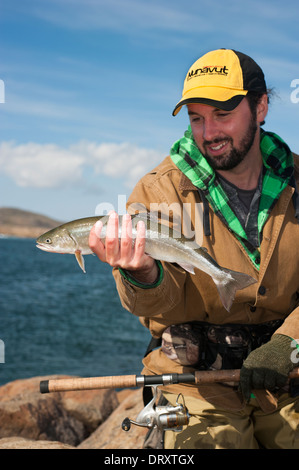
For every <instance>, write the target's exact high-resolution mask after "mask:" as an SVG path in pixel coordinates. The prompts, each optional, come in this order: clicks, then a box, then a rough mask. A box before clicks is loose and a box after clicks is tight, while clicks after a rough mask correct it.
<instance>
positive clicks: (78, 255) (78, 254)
mask: <svg viewBox="0 0 299 470" xmlns="http://www.w3.org/2000/svg"><path fill="white" fill-rule="evenodd" d="M75 256H76V260H77V261H78V264H79V266H80V268H81V269H82V271H83V272H84V273H86V271H85V263H84V258H83V256H82V253H81V251H80V250H76V251H75Z"/></svg>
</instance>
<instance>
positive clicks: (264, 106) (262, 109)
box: [256, 93, 268, 123]
mask: <svg viewBox="0 0 299 470" xmlns="http://www.w3.org/2000/svg"><path fill="white" fill-rule="evenodd" d="M267 114H268V95H267V94H266V93H265V94H264V95H263V96H262V97H261V99H260V101H259V103H258V105H257V108H256V119H257V122H258V123H261V122H263V121H264V120H265V118H266V116H267Z"/></svg>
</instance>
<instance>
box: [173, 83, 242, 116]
mask: <svg viewBox="0 0 299 470" xmlns="http://www.w3.org/2000/svg"><path fill="white" fill-rule="evenodd" d="M200 94H202V95H203V96H200ZM246 95H247V91H246V90H230V89H219V88H216V87H213V88H203V89H201V93H200V92H199V90H198V89H197V90H196V89H194V90H190V91H189V92H188V93H186V94H185V95H184V97H183V99H182V100H181V101H179V102H178V104H177V105H176V107H175V108H174V110H173V112H172V115H173V116H176V115H177V114H178V112H179V111H180V110H181V108H182V106H184V105H186V104H192V103H200V104H206V105H209V106H213V107H215V108H219V109H222V110H224V111H232V110H233V109H235V108H236V107H237V106H238V105H239V104H240V103H241V101H242V99H243V98H244V96H246Z"/></svg>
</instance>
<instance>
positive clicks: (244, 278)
mask: <svg viewBox="0 0 299 470" xmlns="http://www.w3.org/2000/svg"><path fill="white" fill-rule="evenodd" d="M222 269H223V270H224V271H226V272H227V273H228V274H229V276H228V279H226V280H225V281H223V280H221V281H219V280H216V279H213V280H214V282H215V284H216V287H217V289H218V292H219V296H220V299H221V301H222V303H223V305H224V307H225V308H226V310H227V311H228V312H229V311H230V308H231V306H232V303H233V301H234V298H235V295H236V291H237V290H241V289H245V287H248V286H250V285H251V284H255V283H256V282H257V281H256V280H255V279H254V278H253V277H251V276H249V275H248V274H244V273H240V272H238V271H231V270H229V269H225V268H222Z"/></svg>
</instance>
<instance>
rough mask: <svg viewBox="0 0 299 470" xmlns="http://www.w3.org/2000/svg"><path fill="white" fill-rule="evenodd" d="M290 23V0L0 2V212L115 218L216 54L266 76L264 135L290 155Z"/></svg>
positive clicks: (293, 89) (295, 45) (295, 77)
mask: <svg viewBox="0 0 299 470" xmlns="http://www.w3.org/2000/svg"><path fill="white" fill-rule="evenodd" d="M298 17H299V4H298V2H297V0H292V1H287V2H281V1H276V0H272V1H264V2H262V3H261V2H260V1H259V0H253V1H250V0H249V1H247V2H240V1H232V0H226V1H222V0H199V1H197V2H190V3H186V1H181V0H109V1H107V0H23V1H21V0H9V1H6V2H5V1H2V2H1V5H0V80H1V81H0V84H2V85H3V84H4V90H3V86H2V87H1V86H0V123H1V125H0V206H6V207H18V208H21V209H25V210H31V211H34V212H39V213H43V214H45V215H48V216H50V217H54V218H56V219H58V220H63V221H66V220H71V219H74V218H77V217H85V216H89V215H94V214H95V212H96V211H99V208H100V209H103V208H105V207H107V208H109V204H110V205H111V207H113V208H115V209H116V210H119V212H121V211H122V208H123V201H124V200H125V198H126V197H127V196H128V195H129V194H130V192H131V190H132V188H133V186H134V184H135V183H136V182H137V180H138V179H139V178H140V177H141V176H142V175H143V174H144V173H145V172H147V171H149V170H151V169H152V168H153V167H154V166H155V165H156V164H158V163H159V161H160V160H162V159H163V158H164V156H166V155H167V154H168V152H169V148H170V147H171V145H172V143H173V142H174V141H175V140H177V139H178V138H180V137H181V135H182V134H183V132H184V131H185V129H186V127H187V125H188V119H187V114H186V112H181V113H180V114H179V115H178V116H177V117H175V118H174V117H173V116H172V115H171V113H172V110H173V108H174V106H175V104H176V103H177V101H178V100H179V99H180V96H181V91H182V85H183V80H184V77H185V75H186V73H187V70H188V69H189V67H190V66H191V64H192V63H193V62H194V61H195V60H196V59H197V58H198V57H199V56H201V55H202V54H204V53H206V52H208V51H209V50H212V49H218V48H220V47H225V48H232V49H236V50H239V51H241V52H244V53H246V54H248V55H250V56H252V57H253V58H254V59H255V60H256V61H257V62H258V63H259V65H260V66H261V67H262V68H263V70H264V73H265V76H266V81H267V85H268V86H269V87H274V88H275V91H276V93H277V95H278V96H276V97H275V98H274V99H273V101H272V105H271V107H270V111H269V116H268V118H267V120H266V125H265V129H266V130H271V131H273V132H276V133H278V134H279V135H280V136H281V137H282V138H284V139H285V140H286V141H287V143H288V144H289V146H290V147H291V148H292V150H293V151H295V152H297V153H299V139H298V122H299V119H298V118H299V34H298V26H297V24H298ZM292 85H293V86H292ZM1 96H2V98H3V99H2V100H1ZM1 101H4V102H1Z"/></svg>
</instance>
